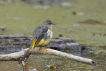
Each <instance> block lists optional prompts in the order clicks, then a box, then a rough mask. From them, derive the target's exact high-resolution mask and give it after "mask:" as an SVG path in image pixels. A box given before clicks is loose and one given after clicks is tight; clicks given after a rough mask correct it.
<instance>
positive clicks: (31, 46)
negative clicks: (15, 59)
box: [19, 34, 44, 64]
mask: <svg viewBox="0 0 106 71" xmlns="http://www.w3.org/2000/svg"><path fill="white" fill-rule="evenodd" d="M43 37H44V34H42V35H41V36H40V37H39V38H37V39H36V38H33V39H32V42H31V45H30V47H29V50H31V49H33V48H34V47H35V46H37V45H38V43H39V42H40V41H41V39H42V38H43ZM29 50H27V52H26V53H25V54H24V56H23V57H22V59H20V61H19V64H21V63H22V61H23V60H24V59H25V58H26V56H27V54H28V52H29Z"/></svg>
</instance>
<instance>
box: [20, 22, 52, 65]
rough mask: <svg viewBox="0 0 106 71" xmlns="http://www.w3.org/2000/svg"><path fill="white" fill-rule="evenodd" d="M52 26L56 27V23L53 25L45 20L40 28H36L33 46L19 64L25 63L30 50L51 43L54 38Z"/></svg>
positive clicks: (33, 35)
mask: <svg viewBox="0 0 106 71" xmlns="http://www.w3.org/2000/svg"><path fill="white" fill-rule="evenodd" d="M52 25H54V23H52V22H51V21H50V20H45V21H43V23H42V24H41V25H40V26H38V27H36V28H35V30H34V31H33V34H32V42H31V45H30V47H29V49H28V50H27V51H26V53H25V54H24V55H23V57H22V58H21V59H20V61H19V64H21V63H22V61H24V59H25V58H26V56H27V54H28V52H29V50H31V49H34V48H35V47H36V46H44V45H46V44H48V43H49V42H50V40H51V39H52V36H53V33H52Z"/></svg>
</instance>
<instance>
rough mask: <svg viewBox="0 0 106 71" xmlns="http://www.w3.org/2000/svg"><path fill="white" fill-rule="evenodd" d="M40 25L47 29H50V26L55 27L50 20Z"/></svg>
mask: <svg viewBox="0 0 106 71" xmlns="http://www.w3.org/2000/svg"><path fill="white" fill-rule="evenodd" d="M42 25H45V26H47V27H48V28H50V29H52V25H55V24H54V23H52V22H51V21H50V20H44V21H43V23H42Z"/></svg>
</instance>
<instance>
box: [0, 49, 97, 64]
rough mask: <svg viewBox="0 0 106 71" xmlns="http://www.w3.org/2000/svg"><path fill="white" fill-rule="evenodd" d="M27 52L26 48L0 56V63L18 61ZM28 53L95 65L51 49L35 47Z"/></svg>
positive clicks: (81, 58)
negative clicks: (55, 56)
mask: <svg viewBox="0 0 106 71" xmlns="http://www.w3.org/2000/svg"><path fill="white" fill-rule="evenodd" d="M27 50H28V48H27V49H24V50H22V51H19V52H15V53H11V54H4V55H0V61H5V60H6V61H15V60H19V59H20V57H22V55H24V53H25V52H26V51H27ZM29 53H30V54H35V53H43V54H53V55H57V56H61V57H64V58H68V59H72V60H76V61H80V62H84V63H87V64H91V65H95V62H94V61H93V60H92V59H88V58H84V57H80V56H75V55H72V54H68V53H65V52H61V51H57V50H53V49H50V48H43V47H42V48H40V47H35V49H33V50H31V51H30V52H29Z"/></svg>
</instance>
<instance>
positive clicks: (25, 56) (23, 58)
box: [18, 50, 29, 64]
mask: <svg viewBox="0 0 106 71" xmlns="http://www.w3.org/2000/svg"><path fill="white" fill-rule="evenodd" d="M28 52H29V50H27V52H26V53H25V54H24V56H23V57H22V59H20V61H19V63H18V64H21V63H22V61H23V60H24V59H25V58H26V56H27V54H28Z"/></svg>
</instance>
